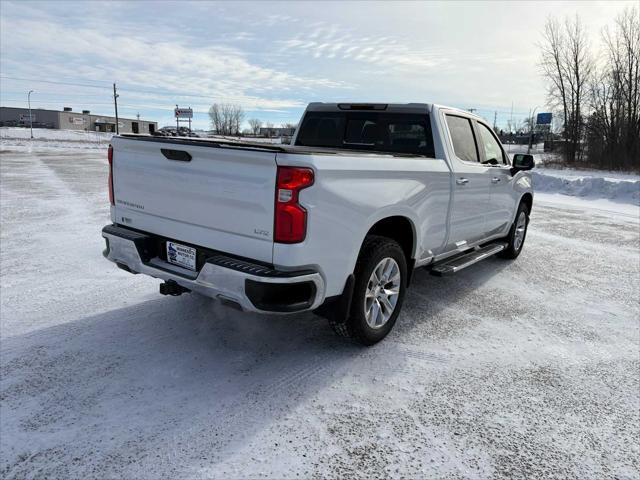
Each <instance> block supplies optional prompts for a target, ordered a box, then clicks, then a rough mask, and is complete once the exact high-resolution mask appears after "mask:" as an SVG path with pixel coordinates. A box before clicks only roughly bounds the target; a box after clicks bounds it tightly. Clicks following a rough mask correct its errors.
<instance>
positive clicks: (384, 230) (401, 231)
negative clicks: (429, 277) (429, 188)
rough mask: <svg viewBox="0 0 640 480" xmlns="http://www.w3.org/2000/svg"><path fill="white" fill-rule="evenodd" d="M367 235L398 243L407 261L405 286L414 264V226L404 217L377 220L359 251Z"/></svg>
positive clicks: (415, 241)
mask: <svg viewBox="0 0 640 480" xmlns="http://www.w3.org/2000/svg"><path fill="white" fill-rule="evenodd" d="M369 235H380V236H381V237H387V238H391V239H392V240H395V241H396V242H398V244H399V245H400V247H401V248H402V251H403V252H404V256H405V258H406V260H407V285H408V284H409V282H410V281H411V276H412V274H413V266H414V264H415V252H416V245H417V231H416V228H415V224H414V223H413V222H412V221H411V219H410V218H408V217H406V216H404V215H391V216H388V217H385V218H381V219H379V220H377V221H376V222H375V223H374V224H373V225H372V226H371V228H369V230H368V231H367V233H366V235H365V236H364V238H363V239H362V243H361V244H360V251H362V246H363V245H364V241H365V239H366V238H367V236H369Z"/></svg>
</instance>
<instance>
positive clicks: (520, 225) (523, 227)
mask: <svg viewBox="0 0 640 480" xmlns="http://www.w3.org/2000/svg"><path fill="white" fill-rule="evenodd" d="M526 231H527V215H526V213H524V212H520V215H518V222H517V223H516V233H515V237H514V239H513V246H514V247H515V249H516V250H520V247H521V246H522V242H524V234H525V232H526Z"/></svg>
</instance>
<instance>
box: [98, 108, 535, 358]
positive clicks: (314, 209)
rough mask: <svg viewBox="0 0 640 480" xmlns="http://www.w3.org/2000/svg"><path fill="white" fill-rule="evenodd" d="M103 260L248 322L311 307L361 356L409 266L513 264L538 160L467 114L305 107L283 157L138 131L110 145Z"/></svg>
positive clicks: (272, 148) (390, 309)
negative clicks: (511, 151)
mask: <svg viewBox="0 0 640 480" xmlns="http://www.w3.org/2000/svg"><path fill="white" fill-rule="evenodd" d="M109 167H110V170H109V196H110V200H111V222H112V224H110V225H108V226H106V227H105V228H104V229H103V230H102V236H103V237H104V238H105V240H106V244H107V245H106V249H105V251H104V255H105V257H106V258H108V259H109V260H111V261H112V262H115V263H116V264H117V265H118V267H120V268H122V269H124V270H126V271H128V272H131V273H144V274H146V275H150V276H152V277H156V278H159V279H162V280H163V281H164V283H162V284H161V285H160V292H161V293H163V294H168V295H179V294H181V293H185V292H190V291H193V292H198V293H201V294H204V295H207V296H209V297H213V298H217V299H219V300H220V301H221V302H222V303H224V304H227V305H230V306H234V307H237V308H240V309H242V310H247V311H253V312H260V313H278V314H283V313H293V312H302V311H306V310H313V311H314V312H316V313H318V314H319V315H322V316H324V317H326V318H328V319H329V321H330V323H331V325H332V326H333V328H334V329H335V330H336V332H338V333H339V334H341V335H346V336H349V337H353V338H355V339H356V340H358V341H359V342H361V343H363V344H365V345H371V344H374V343H376V342H378V341H380V340H381V339H383V338H384V337H385V336H386V335H387V334H388V333H389V331H390V330H391V328H392V327H393V325H394V323H395V322H396V319H397V317H398V314H399V312H400V308H401V307H402V302H403V298H404V295H405V291H406V289H407V287H408V286H409V283H410V280H411V274H412V272H413V270H414V269H415V268H419V267H420V268H427V269H429V270H430V271H431V273H433V274H435V275H446V274H452V273H456V272H458V271H459V270H462V269H464V268H465V267H467V266H469V265H472V264H474V263H476V262H478V261H480V260H483V259H485V258H488V257H490V256H492V255H494V254H499V255H500V256H502V257H505V258H511V259H513V258H516V257H517V256H518V254H519V253H520V251H521V249H522V246H523V243H524V240H525V235H526V232H527V225H528V222H529V213H530V212H531V207H532V202H533V191H532V184H531V176H530V174H529V172H527V170H530V169H531V168H533V157H532V156H531V155H515V156H514V159H513V162H512V161H511V160H510V159H509V158H508V156H507V154H506V153H505V151H504V149H503V148H502V145H501V144H500V142H499V140H498V138H497V137H496V135H495V134H494V132H493V130H492V129H491V128H490V127H489V126H488V125H487V123H486V122H485V121H484V120H482V119H481V118H479V117H477V116H475V115H472V114H470V113H468V112H465V111H461V110H457V109H454V108H448V107H443V106H439V105H433V104H422V103H410V104H328V103H312V104H310V105H309V106H308V107H307V109H306V111H305V113H304V115H303V117H302V120H301V122H300V126H299V128H298V129H297V132H296V134H295V136H294V138H293V139H292V144H291V145H271V144H258V143H241V142H228V141H220V140H216V139H201V138H179V137H178V138H176V137H172V138H166V137H153V136H143V135H121V136H117V137H114V138H113V140H112V142H111V147H110V148H109Z"/></svg>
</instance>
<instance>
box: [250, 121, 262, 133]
mask: <svg viewBox="0 0 640 480" xmlns="http://www.w3.org/2000/svg"><path fill="white" fill-rule="evenodd" d="M249 127H250V128H251V132H252V133H253V134H254V135H258V134H259V133H260V127H262V120H260V119H258V118H250V119H249Z"/></svg>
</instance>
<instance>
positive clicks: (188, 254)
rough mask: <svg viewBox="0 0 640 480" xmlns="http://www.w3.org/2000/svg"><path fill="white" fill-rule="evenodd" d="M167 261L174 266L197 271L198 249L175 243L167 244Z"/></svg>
mask: <svg viewBox="0 0 640 480" xmlns="http://www.w3.org/2000/svg"><path fill="white" fill-rule="evenodd" d="M167 260H168V261H169V263H173V264H174V265H178V266H180V267H184V268H188V269H189V270H195V269H196V249H195V248H192V247H187V246H185V245H180V244H179V243H175V242H167Z"/></svg>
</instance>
